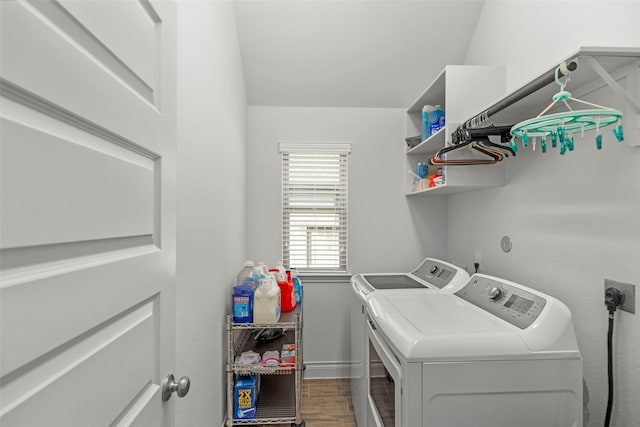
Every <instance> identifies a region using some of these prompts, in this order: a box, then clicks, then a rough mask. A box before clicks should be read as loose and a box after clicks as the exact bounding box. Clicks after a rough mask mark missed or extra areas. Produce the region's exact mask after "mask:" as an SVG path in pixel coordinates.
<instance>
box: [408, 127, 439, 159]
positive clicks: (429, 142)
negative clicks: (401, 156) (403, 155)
mask: <svg viewBox="0 0 640 427" xmlns="http://www.w3.org/2000/svg"><path fill="white" fill-rule="evenodd" d="M446 133H447V127H446V126H445V127H443V128H442V129H440V130H439V131H438V132H436V133H434V134H433V135H431V136H430V137H429V138H427V139H425V140H424V141H422V142H421V143H420V144H418V145H416V146H415V147H413V148H412V149H410V150H407V154H435V153H437V152H438V150H440V149H441V148H442V147H444V141H445V135H446Z"/></svg>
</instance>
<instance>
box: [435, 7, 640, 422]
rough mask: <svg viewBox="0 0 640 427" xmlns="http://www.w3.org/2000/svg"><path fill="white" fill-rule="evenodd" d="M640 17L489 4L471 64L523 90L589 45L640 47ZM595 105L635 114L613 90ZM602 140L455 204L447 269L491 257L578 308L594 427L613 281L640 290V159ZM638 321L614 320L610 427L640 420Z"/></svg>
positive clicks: (512, 162) (552, 156) (490, 266)
mask: <svg viewBox="0 0 640 427" xmlns="http://www.w3.org/2000/svg"><path fill="white" fill-rule="evenodd" d="M638 16H640V3H636V2H609V1H606V2H605V1H600V2H574V1H568V2H557V1H554V2H542V1H530V2H523V1H517V2H503V1H502V2H495V1H487V3H486V4H485V7H484V9H483V12H482V14H481V18H480V21H479V23H478V27H477V29H476V34H475V36H474V39H473V42H472V44H471V47H470V49H469V52H468V55H467V60H466V61H467V63H469V64H505V65H507V66H508V67H509V68H508V76H509V84H508V86H509V87H510V88H514V87H516V86H519V85H521V84H522V83H524V82H526V81H528V80H531V79H532V78H533V77H535V76H536V75H537V74H539V73H541V72H543V71H545V70H546V69H550V68H552V67H553V64H554V63H557V61H559V60H561V59H563V58H564V57H566V56H568V55H570V54H572V53H573V52H575V51H576V50H577V49H578V47H579V46H581V45H585V46H589V45H596V46H636V47H637V46H640V29H639V28H640V27H638V24H637V17H638ZM498 23H499V25H498ZM506 35H508V37H507V36H506ZM581 66H584V67H586V66H587V64H581ZM621 83H622V84H625V83H626V82H625V81H624V80H622V81H621ZM567 89H568V90H572V88H571V87H570V83H569V85H568V86H567ZM638 95H640V94H637V95H636V96H638ZM587 98H588V99H591V100H596V101H597V102H598V103H600V104H603V105H609V106H612V107H615V108H620V109H622V108H625V105H624V103H623V102H622V101H620V100H619V99H618V98H616V97H615V96H614V95H613V92H611V91H610V90H609V89H608V88H604V89H601V90H598V91H597V92H595V93H592V94H590V95H589V96H588V97H587ZM626 111H628V110H626ZM525 118H526V117H523V119H525ZM625 124H626V128H625V131H626V137H627V138H628V139H629V138H638V136H637V135H634V132H633V123H632V122H631V121H630V120H628V121H627V122H626V123H625ZM603 134H604V135H605V141H604V145H605V147H604V148H603V150H602V151H597V150H596V149H595V145H594V144H595V143H594V142H593V138H594V135H593V133H589V134H587V135H585V138H584V141H582V140H580V138H579V137H577V138H576V149H575V151H574V152H570V153H567V154H566V155H565V156H560V155H559V153H558V152H557V149H556V150H553V151H552V152H549V153H547V154H542V153H541V152H540V151H537V152H535V153H533V152H530V151H529V152H519V153H518V156H517V157H516V158H515V159H509V160H508V161H507V164H506V168H507V182H508V184H507V185H506V186H504V187H501V188H496V189H489V190H485V191H479V192H473V193H465V194H460V195H456V196H452V197H450V198H449V200H448V203H447V212H448V223H447V245H448V250H447V257H448V258H450V259H451V260H452V261H454V262H455V261H457V262H461V263H464V264H466V265H471V264H472V263H473V257H474V253H475V252H481V253H482V265H481V271H483V272H486V273H488V274H495V275H498V276H503V277H506V278H508V279H511V280H514V281H517V282H522V283H525V284H527V285H529V286H532V287H534V288H537V289H540V290H542V291H544V292H548V293H550V294H552V295H554V296H556V297H558V298H560V299H561V300H563V301H564V302H565V303H566V304H567V305H568V306H569V308H570V309H571V311H572V313H573V317H574V321H575V328H576V333H577V336H578V343H579V346H580V350H581V352H582V356H583V358H584V375H585V379H586V382H587V384H588V387H589V391H590V398H591V401H590V404H589V410H590V413H591V422H590V423H589V425H590V426H597V425H602V422H603V418H604V411H605V409H606V399H607V379H606V372H607V370H606V334H607V312H606V310H605V308H604V305H603V293H604V284H603V282H604V278H612V279H616V280H620V281H626V282H631V283H635V284H637V285H640V263H639V262H638V259H639V255H640V224H639V222H638V212H639V210H640V168H639V167H638V166H639V165H640V149H639V148H632V147H630V146H629V145H627V144H626V143H618V142H616V141H615V139H614V138H613V136H612V135H611V131H610V129H606V131H605V132H603ZM503 235H509V236H510V237H511V238H512V240H513V250H512V251H511V252H510V253H503V252H502V251H501V250H500V238H501V237H502V236H503ZM636 304H637V302H636ZM638 316H639V315H638V314H636V315H630V314H629V313H617V314H616V334H615V366H616V375H615V381H616V386H615V396H616V399H615V406H614V415H613V419H612V426H619V427H626V426H631V425H636V424H637V420H638V419H640V408H639V407H638V405H637V402H638V401H640V359H639V358H638V356H637V355H638V353H639V352H640V318H639V317H638Z"/></svg>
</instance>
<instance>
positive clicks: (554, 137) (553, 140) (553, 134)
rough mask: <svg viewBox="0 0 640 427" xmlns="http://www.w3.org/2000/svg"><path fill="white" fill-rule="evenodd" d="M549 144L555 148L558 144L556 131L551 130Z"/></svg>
mask: <svg viewBox="0 0 640 427" xmlns="http://www.w3.org/2000/svg"><path fill="white" fill-rule="evenodd" d="M551 146H552V147H553V148H556V147H557V146H558V134H557V133H556V131H551Z"/></svg>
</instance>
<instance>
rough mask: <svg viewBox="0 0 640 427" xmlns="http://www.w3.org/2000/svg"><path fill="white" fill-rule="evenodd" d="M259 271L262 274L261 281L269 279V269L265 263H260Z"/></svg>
mask: <svg viewBox="0 0 640 427" xmlns="http://www.w3.org/2000/svg"><path fill="white" fill-rule="evenodd" d="M258 271H259V272H260V278H261V279H266V278H267V277H269V268H268V267H267V265H266V264H265V263H264V261H260V262H258Z"/></svg>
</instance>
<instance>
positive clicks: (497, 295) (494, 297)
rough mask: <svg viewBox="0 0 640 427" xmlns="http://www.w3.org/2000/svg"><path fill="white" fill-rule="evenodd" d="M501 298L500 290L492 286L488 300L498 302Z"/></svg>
mask: <svg viewBox="0 0 640 427" xmlns="http://www.w3.org/2000/svg"><path fill="white" fill-rule="evenodd" d="M501 296H502V289H500V288H498V287H497V286H494V287H492V288H491V289H489V298H491V299H492V300H493V301H497V300H499V299H500V297H501Z"/></svg>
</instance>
